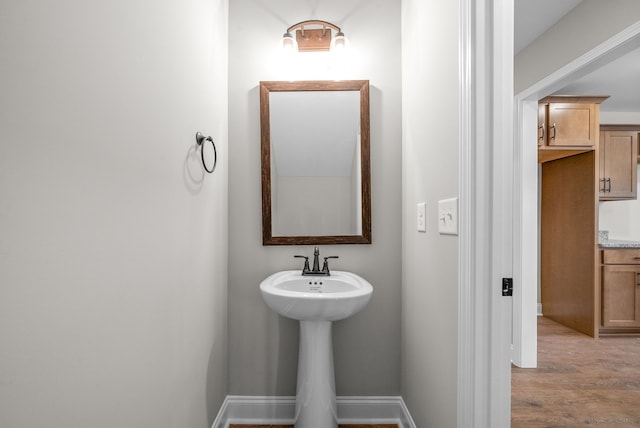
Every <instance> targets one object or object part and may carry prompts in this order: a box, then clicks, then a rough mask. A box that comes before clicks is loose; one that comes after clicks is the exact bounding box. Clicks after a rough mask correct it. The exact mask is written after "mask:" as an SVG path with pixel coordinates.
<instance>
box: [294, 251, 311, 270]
mask: <svg viewBox="0 0 640 428" xmlns="http://www.w3.org/2000/svg"><path fill="white" fill-rule="evenodd" d="M293 257H298V258H301V259H304V267H303V268H302V273H303V274H304V273H306V272H309V271H310V270H311V269H309V257H307V256H298V255H296V256H293Z"/></svg>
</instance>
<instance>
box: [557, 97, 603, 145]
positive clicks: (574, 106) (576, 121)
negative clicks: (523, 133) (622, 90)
mask: <svg viewBox="0 0 640 428" xmlns="http://www.w3.org/2000/svg"><path fill="white" fill-rule="evenodd" d="M596 112H597V109H596V106H595V104H591V103H550V104H549V112H548V116H547V134H548V136H547V141H548V144H549V146H569V147H570V146H595V144H596V141H597V138H598V135H597V132H598V130H597V129H596V123H597V117H596Z"/></svg>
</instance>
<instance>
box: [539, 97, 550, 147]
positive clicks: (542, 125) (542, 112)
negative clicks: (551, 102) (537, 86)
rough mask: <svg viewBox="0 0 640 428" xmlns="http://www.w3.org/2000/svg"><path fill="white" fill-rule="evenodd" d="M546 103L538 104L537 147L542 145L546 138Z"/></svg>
mask: <svg viewBox="0 0 640 428" xmlns="http://www.w3.org/2000/svg"><path fill="white" fill-rule="evenodd" d="M547 105H548V104H538V147H540V146H544V145H545V144H546V139H547Z"/></svg>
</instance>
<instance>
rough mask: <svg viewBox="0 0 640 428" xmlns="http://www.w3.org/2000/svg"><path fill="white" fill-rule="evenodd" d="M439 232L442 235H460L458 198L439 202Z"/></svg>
mask: <svg viewBox="0 0 640 428" xmlns="http://www.w3.org/2000/svg"><path fill="white" fill-rule="evenodd" d="M438 231H439V232H440V234H441V235H457V234H458V198H451V199H444V200H442V201H438Z"/></svg>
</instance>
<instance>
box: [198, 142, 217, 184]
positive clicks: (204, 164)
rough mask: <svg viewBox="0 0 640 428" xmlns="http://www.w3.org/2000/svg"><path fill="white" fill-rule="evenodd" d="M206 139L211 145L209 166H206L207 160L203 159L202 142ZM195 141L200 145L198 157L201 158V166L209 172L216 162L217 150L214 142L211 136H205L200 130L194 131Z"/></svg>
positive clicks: (214, 167)
mask: <svg viewBox="0 0 640 428" xmlns="http://www.w3.org/2000/svg"><path fill="white" fill-rule="evenodd" d="M207 141H208V142H210V143H211V147H213V166H212V167H211V168H208V167H207V162H206V161H205V160H204V144H205V143H206V142H207ZM196 142H197V143H198V146H200V158H201V159H202V167H203V168H204V170H205V171H207V172H208V173H209V174H211V173H212V172H213V171H214V170H215V169H216V165H217V164H218V151H217V150H216V143H214V142H213V138H211V136H207V137H205V136H204V135H202V133H201V132H196Z"/></svg>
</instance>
